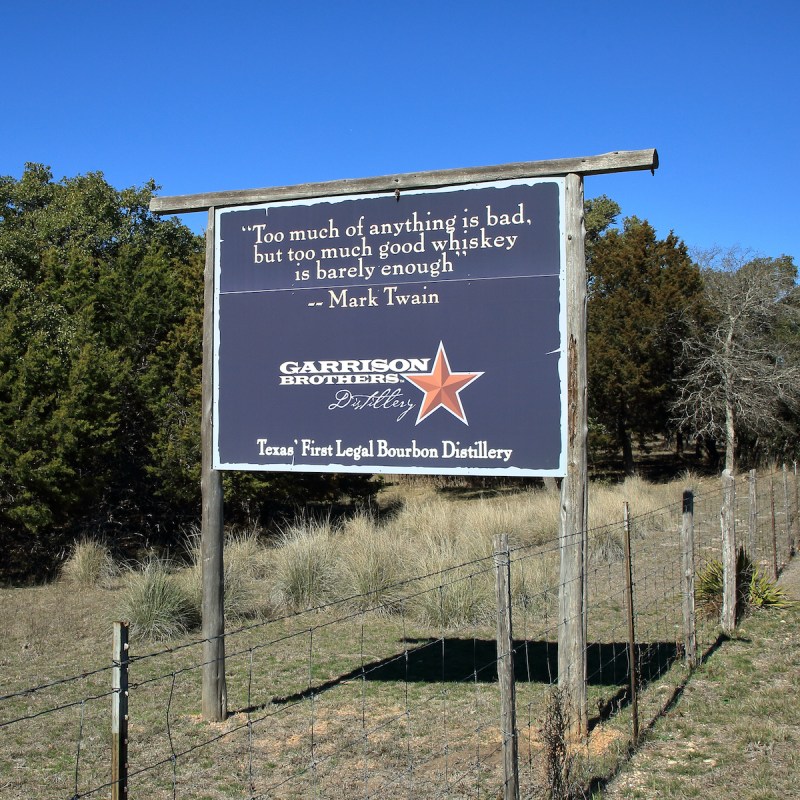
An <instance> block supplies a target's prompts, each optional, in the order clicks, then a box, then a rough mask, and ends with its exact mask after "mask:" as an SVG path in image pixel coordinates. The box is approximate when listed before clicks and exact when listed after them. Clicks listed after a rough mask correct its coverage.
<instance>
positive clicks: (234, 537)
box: [177, 530, 271, 621]
mask: <svg viewBox="0 0 800 800" xmlns="http://www.w3.org/2000/svg"><path fill="white" fill-rule="evenodd" d="M187 549H188V550H189V553H190V556H191V559H192V562H193V563H192V565H191V566H190V567H188V568H187V569H185V570H182V571H181V572H180V573H179V575H178V576H177V577H178V580H179V581H180V582H181V583H182V585H183V586H184V588H185V590H186V591H187V593H188V594H189V596H190V597H191V599H192V602H193V603H194V605H195V606H196V607H197V608H201V607H202V596H203V562H202V555H201V550H200V535H199V533H198V532H193V533H191V534H190V535H189V540H188V544H187ZM269 563H270V562H269V554H268V550H267V548H266V547H264V546H263V545H262V544H261V543H260V542H259V540H258V532H257V531H255V530H252V531H244V532H234V533H231V534H229V535H227V536H226V538H225V550H224V553H223V565H224V566H223V569H224V581H225V619H226V620H228V621H239V620H244V619H248V618H252V617H256V616H259V615H261V614H263V613H267V612H269V611H270V610H271V606H270V603H269V602H268V600H267V599H266V595H267V594H268V592H267V591H266V590H265V585H266V584H265V579H266V578H267V575H268V572H269Z"/></svg>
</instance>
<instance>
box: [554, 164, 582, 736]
mask: <svg viewBox="0 0 800 800" xmlns="http://www.w3.org/2000/svg"><path fill="white" fill-rule="evenodd" d="M565 196H566V212H565V216H566V234H567V269H566V273H567V464H566V473H565V475H564V479H563V480H562V482H561V515H560V531H559V539H560V549H561V569H560V580H559V591H558V685H559V688H560V689H561V691H562V692H563V695H564V699H565V708H566V713H567V718H568V719H569V725H570V732H571V735H572V736H574V737H582V736H585V735H586V732H587V722H588V705H587V697H586V604H585V596H586V537H587V528H586V512H587V497H588V484H587V481H588V477H587V439H586V437H587V431H588V411H587V397H586V370H587V362H586V296H587V289H586V259H585V251H584V233H585V228H584V220H583V180H582V178H581V176H580V175H574V174H570V175H567V176H566V177H565Z"/></svg>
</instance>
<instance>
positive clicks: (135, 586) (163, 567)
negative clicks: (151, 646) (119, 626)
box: [119, 558, 200, 641]
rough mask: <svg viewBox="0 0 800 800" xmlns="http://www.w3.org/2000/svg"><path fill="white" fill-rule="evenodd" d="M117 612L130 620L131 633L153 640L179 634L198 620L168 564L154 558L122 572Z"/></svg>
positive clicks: (181, 583) (197, 611) (189, 596)
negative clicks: (121, 586)
mask: <svg viewBox="0 0 800 800" xmlns="http://www.w3.org/2000/svg"><path fill="white" fill-rule="evenodd" d="M119 615H120V616H121V618H122V619H124V620H126V621H127V622H129V623H130V625H131V633H132V634H133V635H135V636H139V637H141V638H143V639H152V640H154V641H165V640H167V639H174V638H175V637H177V636H182V635H184V634H185V633H188V632H189V631H190V630H192V629H194V628H196V627H197V626H198V625H199V623H200V609H199V606H198V605H197V604H196V602H195V601H194V600H193V599H192V596H191V594H190V593H189V592H188V591H187V589H186V587H185V585H184V584H183V582H181V581H180V580H177V579H176V576H175V575H173V574H172V572H171V570H170V566H169V564H167V563H166V562H165V561H162V560H161V559H158V558H149V559H147V561H145V562H144V564H143V565H142V567H141V568H140V569H139V570H131V571H129V572H128V573H127V575H125V576H124V586H123V591H122V600H121V602H120V607H119Z"/></svg>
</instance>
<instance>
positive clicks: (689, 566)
mask: <svg viewBox="0 0 800 800" xmlns="http://www.w3.org/2000/svg"><path fill="white" fill-rule="evenodd" d="M681 551H682V561H683V642H684V647H685V650H686V665H687V666H688V667H689V669H694V668H695V667H696V666H697V627H696V620H695V606H694V492H692V490H691V489H686V490H684V492H683V517H682V520H681Z"/></svg>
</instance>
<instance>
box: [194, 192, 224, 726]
mask: <svg viewBox="0 0 800 800" xmlns="http://www.w3.org/2000/svg"><path fill="white" fill-rule="evenodd" d="M214 211H215V209H214V208H213V207H211V208H209V209H208V228H207V229H206V264H205V286H204V310H203V384H202V413H203V416H202V421H201V435H202V465H201V469H202V473H201V479H200V487H201V492H202V503H203V508H202V521H201V533H200V537H201V538H200V555H201V558H202V562H203V567H202V570H203V578H202V580H203V599H202V616H203V621H202V624H203V630H202V633H203V687H202V694H203V697H202V709H203V718H204V719H206V720H209V721H212V722H220V721H221V720H224V719H225V717H226V715H227V713H228V697H227V688H226V684H225V572H224V564H223V549H224V520H223V510H222V473H221V472H219V471H217V470H215V469H214V468H213V466H212V465H213V461H212V446H213V429H212V428H213V416H212V415H213V401H214V396H213V385H214V384H213V378H214V238H215V231H216V217H215V213H214Z"/></svg>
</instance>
